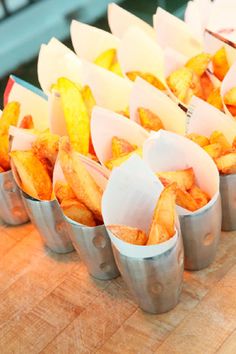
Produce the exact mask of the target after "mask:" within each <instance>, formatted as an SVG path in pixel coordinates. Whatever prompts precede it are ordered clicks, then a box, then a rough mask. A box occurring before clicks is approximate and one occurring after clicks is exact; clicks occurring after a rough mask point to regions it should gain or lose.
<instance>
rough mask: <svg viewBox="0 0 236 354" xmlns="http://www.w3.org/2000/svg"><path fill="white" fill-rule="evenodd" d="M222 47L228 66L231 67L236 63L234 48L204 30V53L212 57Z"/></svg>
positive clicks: (235, 50)
mask: <svg viewBox="0 0 236 354" xmlns="http://www.w3.org/2000/svg"><path fill="white" fill-rule="evenodd" d="M222 47H224V48H225V51H226V56H227V60H228V63H229V66H231V65H233V63H234V62H235V61H236V48H234V47H232V46H231V45H230V44H228V43H227V42H226V41H223V40H221V39H220V37H218V36H217V35H215V34H214V32H211V31H208V30H206V31H205V33H204V51H205V52H207V53H210V54H212V55H214V54H215V53H216V52H217V51H218V50H219V49H220V48H222Z"/></svg>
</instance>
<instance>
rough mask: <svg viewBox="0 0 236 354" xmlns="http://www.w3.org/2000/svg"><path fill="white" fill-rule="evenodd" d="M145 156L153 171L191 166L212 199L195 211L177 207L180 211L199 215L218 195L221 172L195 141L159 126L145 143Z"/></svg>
mask: <svg viewBox="0 0 236 354" xmlns="http://www.w3.org/2000/svg"><path fill="white" fill-rule="evenodd" d="M143 159H144V161H146V163H147V164H148V165H149V166H150V168H151V169H152V171H153V172H158V171H176V170H182V169H185V168H188V167H192V168H193V170H194V173H195V177H196V178H195V180H196V184H197V185H198V186H199V187H200V188H201V189H202V190H203V191H205V192H206V193H207V194H208V195H209V196H210V197H211V200H210V201H209V203H208V204H207V205H205V206H203V207H202V208H200V209H198V210H197V211H195V212H191V211H189V210H186V209H184V208H181V207H177V210H178V213H179V214H180V215H188V214H190V215H191V214H192V215H196V214H198V213H202V212H203V211H204V210H206V209H208V208H209V207H210V206H211V205H212V204H214V202H215V201H216V199H217V198H218V195H219V173H218V170H217V167H216V165H215V163H214V162H213V160H212V159H211V157H210V156H209V155H208V154H207V153H206V152H205V151H204V150H203V149H202V148H201V147H200V146H198V145H197V144H196V143H194V142H192V141H191V140H189V139H187V138H185V137H183V136H181V135H177V134H175V133H172V132H167V131H165V130H160V131H159V132H157V133H155V134H153V135H152V136H151V137H150V138H149V139H148V140H146V142H145V143H144V146H143Z"/></svg>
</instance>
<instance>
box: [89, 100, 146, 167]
mask: <svg viewBox="0 0 236 354" xmlns="http://www.w3.org/2000/svg"><path fill="white" fill-rule="evenodd" d="M91 136H92V141H93V146H94V149H95V152H96V155H97V157H98V159H99V161H100V162H101V163H102V164H103V165H104V164H105V162H106V161H108V160H109V159H111V158H112V150H111V141H112V138H113V137H114V136H117V137H119V138H123V139H125V140H127V141H128V142H129V143H130V144H133V145H137V146H138V147H142V146H143V143H144V141H145V140H146V139H147V138H148V137H149V133H148V132H147V131H146V130H145V129H144V128H142V127H141V126H140V125H138V124H137V123H135V122H133V121H131V120H130V119H128V118H125V117H123V116H122V115H120V114H117V113H114V112H112V111H109V110H107V109H104V108H101V107H98V106H96V107H95V108H94V109H93V112H92V118H91Z"/></svg>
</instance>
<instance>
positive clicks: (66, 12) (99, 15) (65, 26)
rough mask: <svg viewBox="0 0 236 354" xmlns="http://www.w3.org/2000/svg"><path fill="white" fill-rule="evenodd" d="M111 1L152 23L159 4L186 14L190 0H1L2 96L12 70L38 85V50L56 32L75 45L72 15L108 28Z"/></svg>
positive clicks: (176, 12) (177, 13)
mask: <svg viewBox="0 0 236 354" xmlns="http://www.w3.org/2000/svg"><path fill="white" fill-rule="evenodd" d="M110 2H116V3H119V4H120V5H121V6H122V7H123V8H125V9H127V10H129V11H130V12H132V13H134V14H135V15H137V16H139V17H140V18H142V19H144V20H145V21H147V22H149V23H152V15H153V14H154V13H155V11H156V8H157V6H161V7H163V8H165V9H167V10H168V11H170V12H171V13H173V14H176V15H177V16H178V17H183V14H184V9H185V6H186V2H187V1H186V0H184V1H183V0H176V1H172V0H169V1H168V0H159V1H156V0H148V1H147V0H146V1H145V0H136V1H134V0H123V1H122V0H113V1H111V0H2V1H1V0H0V38H1V39H2V41H1V46H0V63H1V65H0V79H1V81H0V95H1V97H2V96H3V92H4V88H5V85H6V82H7V78H8V76H9V74H11V73H14V74H15V75H17V76H18V77H21V78H23V79H24V80H26V81H29V82H30V83H32V84H34V85H36V86H38V80H37V54H38V52H39V48H40V45H41V44H42V43H43V42H44V43H45V42H48V40H49V39H50V38H51V37H53V36H54V37H56V38H58V39H60V40H62V41H64V42H65V43H66V45H67V46H69V47H72V45H71V41H70V39H69V38H68V37H69V30H70V22H71V20H72V19H78V20H79V21H82V22H85V23H90V24H93V25H95V26H97V27H99V28H102V29H105V30H108V24H107V16H106V8H107V4H108V3H110ZM3 5H4V6H3ZM3 39H4V40H3ZM32 58H33V59H32ZM1 102H2V101H1ZM0 107H2V104H0Z"/></svg>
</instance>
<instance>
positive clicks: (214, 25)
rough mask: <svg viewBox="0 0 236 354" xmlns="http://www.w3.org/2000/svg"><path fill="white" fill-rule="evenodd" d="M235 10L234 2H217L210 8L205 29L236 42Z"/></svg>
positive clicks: (227, 0)
mask: <svg viewBox="0 0 236 354" xmlns="http://www.w3.org/2000/svg"><path fill="white" fill-rule="evenodd" d="M235 10H236V5H235V2H234V1H229V0H226V1H224V2H221V1H220V2H219V1H217V3H216V4H215V3H214V6H212V11H211V14H210V17H209V21H208V24H207V28H208V29H209V30H211V31H213V32H216V33H219V34H220V35H222V36H223V37H225V38H227V39H229V40H231V41H233V42H236V26H235V16H234V14H235Z"/></svg>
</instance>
